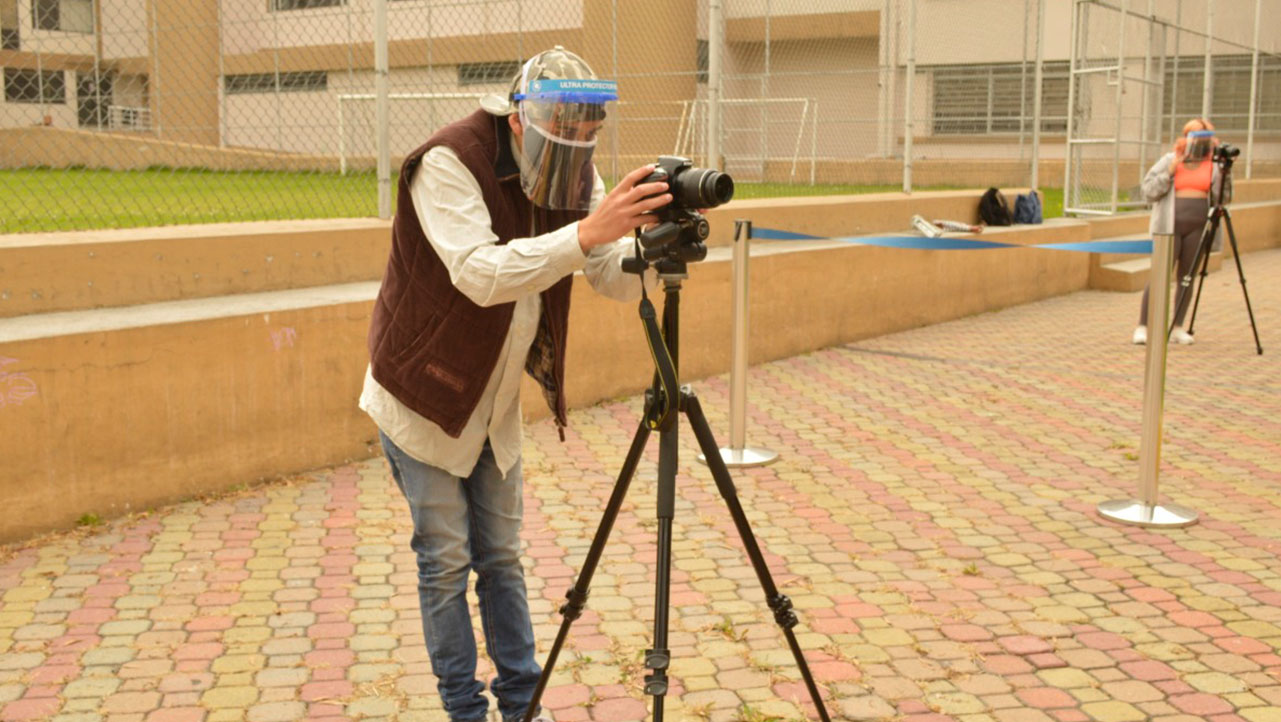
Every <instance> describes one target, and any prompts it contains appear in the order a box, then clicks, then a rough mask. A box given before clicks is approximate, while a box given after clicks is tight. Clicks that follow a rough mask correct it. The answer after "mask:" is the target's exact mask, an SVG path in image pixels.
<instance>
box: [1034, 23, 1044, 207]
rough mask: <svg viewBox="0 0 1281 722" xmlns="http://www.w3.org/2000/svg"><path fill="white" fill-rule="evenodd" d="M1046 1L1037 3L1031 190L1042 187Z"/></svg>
mask: <svg viewBox="0 0 1281 722" xmlns="http://www.w3.org/2000/svg"><path fill="white" fill-rule="evenodd" d="M1044 64H1045V0H1037V3H1036V76H1035V79H1034V80H1033V81H1032V87H1033V91H1032V92H1033V93H1034V94H1035V95H1034V96H1033V97H1032V178H1031V188H1032V190H1036V189H1037V188H1039V187H1040V185H1041V175H1040V174H1041V86H1042V84H1043V83H1044V82H1045V72H1044V67H1043V66H1044Z"/></svg>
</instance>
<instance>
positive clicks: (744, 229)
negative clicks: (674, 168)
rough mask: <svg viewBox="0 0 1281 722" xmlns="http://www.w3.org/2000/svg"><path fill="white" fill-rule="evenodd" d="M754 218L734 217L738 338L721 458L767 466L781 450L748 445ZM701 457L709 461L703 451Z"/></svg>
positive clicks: (727, 461) (733, 463)
mask: <svg viewBox="0 0 1281 722" xmlns="http://www.w3.org/2000/svg"><path fill="white" fill-rule="evenodd" d="M751 238H752V222H751V221H748V220H743V219H738V220H735V221H734V260H733V266H734V268H733V279H732V281H731V283H732V285H733V287H734V320H733V327H734V338H733V349H734V350H733V359H732V361H731V368H730V375H729V383H730V392H729V446H728V447H721V450H720V452H721V459H722V460H724V461H725V465H726V466H728V467H731V468H738V467H744V466H764V465H765V464H769V463H772V462H774V461H777V460H778V454H777V453H775V452H773V451H769V450H768V449H751V448H748V447H747V355H748V351H747V350H748V339H747V335H748V331H749V330H750V326H749V324H748V304H749V303H750V299H749V297H748V293H747V274H748V269H747V266H748V257H749V255H750V254H751V246H750V244H751ZM698 459H699V461H702V462H703V463H704V464H706V463H707V459H706V457H704V456H703V455H702V454H700V455H699V457H698Z"/></svg>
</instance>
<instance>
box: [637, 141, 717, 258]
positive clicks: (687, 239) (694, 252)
mask: <svg viewBox="0 0 1281 722" xmlns="http://www.w3.org/2000/svg"><path fill="white" fill-rule="evenodd" d="M660 181H666V182H667V188H668V192H669V193H671V194H672V202H671V203H668V204H667V205H665V206H663V207H661V208H658V209H656V210H655V211H654V215H656V216H658V220H659V222H658V224H657V225H656V226H654V227H653V228H650V229H649V230H647V231H644V232H642V233H641V234H640V235H639V236H638V237H637V238H638V239H639V241H640V245H641V246H642V248H643V249H644V250H643V252H642V256H643V257H644V258H645V260H654V259H657V258H661V257H663V256H668V257H670V258H672V259H673V260H678V261H701V260H703V258H705V257H706V256H707V247H706V246H705V245H704V244H703V241H705V240H707V235H708V233H709V228H708V225H707V219H706V218H704V217H703V214H701V213H699V210H701V209H705V208H715V207H716V206H719V205H721V204H723V203H728V202H729V200H730V199H731V198H733V197H734V179H733V178H731V177H730V176H729V174H728V173H721V172H720V171H716V170H712V169H710V168H696V167H694V165H693V163H691V161H690V159H689V158H681V157H680V156H674V155H663V156H659V157H658V166H657V167H656V168H654V172H653V173H650V174H649V175H648V176H647V177H645V178H644V179H643V180H641V181H640V182H641V183H657V182H660ZM678 240H679V243H677V242H676V241H678Z"/></svg>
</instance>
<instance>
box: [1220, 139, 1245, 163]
mask: <svg viewBox="0 0 1281 722" xmlns="http://www.w3.org/2000/svg"><path fill="white" fill-rule="evenodd" d="M1239 155H1241V149H1240V148H1238V147H1236V146H1235V145H1231V144H1228V143H1224V144H1223V145H1218V146H1215V148H1214V159H1215V160H1217V161H1228V162H1232V161H1233V160H1236V157H1237V156H1239Z"/></svg>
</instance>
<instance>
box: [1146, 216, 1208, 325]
mask: <svg viewBox="0 0 1281 722" xmlns="http://www.w3.org/2000/svg"><path fill="white" fill-rule="evenodd" d="M1209 210H1210V202H1209V201H1208V200H1207V199H1205V198H1175V199H1174V247H1175V249H1177V251H1178V254H1179V255H1178V258H1179V271H1178V275H1177V276H1175V277H1174V285H1175V288H1177V289H1179V290H1178V292H1177V293H1176V294H1175V295H1174V325H1175V326H1182V325H1183V317H1184V316H1186V315H1187V313H1188V308H1187V305H1188V304H1187V302H1188V298H1189V296H1190V295H1191V294H1190V293H1189V291H1191V290H1192V287H1191V285H1189V286H1188V287H1187V288H1184V287H1183V277H1184V276H1186V275H1188V274H1189V273H1191V272H1192V262H1193V261H1195V260H1196V252H1197V248H1198V247H1200V245H1201V234H1202V233H1203V232H1204V231H1205V217H1206V213H1208V212H1209ZM1154 270H1155V269H1154ZM1150 286H1151V284H1148V287H1145V288H1144V289H1143V305H1142V306H1140V307H1139V325H1140V326H1146V325H1148V293H1149V291H1150V290H1151V289H1150Z"/></svg>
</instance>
